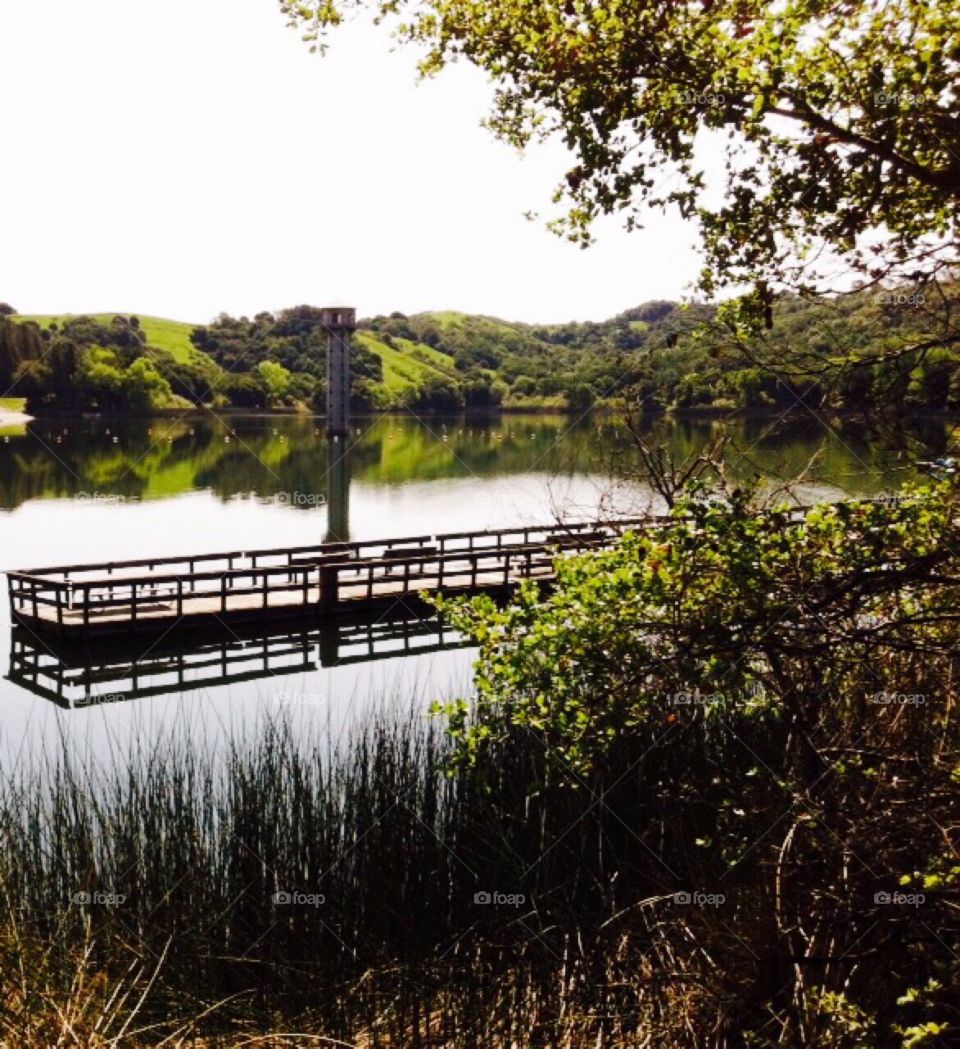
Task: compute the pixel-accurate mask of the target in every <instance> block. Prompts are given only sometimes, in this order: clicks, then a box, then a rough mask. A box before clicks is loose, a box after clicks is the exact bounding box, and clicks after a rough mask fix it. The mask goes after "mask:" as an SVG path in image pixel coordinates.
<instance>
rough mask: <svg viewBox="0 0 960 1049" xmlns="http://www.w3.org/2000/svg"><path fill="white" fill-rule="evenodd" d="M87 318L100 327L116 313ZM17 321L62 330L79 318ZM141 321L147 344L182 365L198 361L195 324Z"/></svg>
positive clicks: (157, 319) (66, 316)
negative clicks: (51, 326) (32, 322)
mask: <svg viewBox="0 0 960 1049" xmlns="http://www.w3.org/2000/svg"><path fill="white" fill-rule="evenodd" d="M84 316H86V317H90V318H91V319H92V320H95V321H96V322H97V323H98V324H105V325H106V324H109V323H110V322H111V321H112V320H113V318H114V317H115V316H118V314H115V313H88V314H84ZM119 316H132V315H131V314H120V315H119ZM13 319H14V320H17V321H34V322H35V323H36V324H39V325H40V327H41V328H49V327H50V325H51V324H56V325H57V326H58V327H60V328H63V327H64V326H65V325H69V323H70V322H71V321H72V320H75V319H76V315H74V314H59V315H55V314H51V315H45V316H39V315H38V316H16V317H14V318H13ZM138 319H139V321H140V330H141V331H142V332H143V334H144V335H145V336H146V338H147V344H148V345H150V346H155V347H156V348H157V349H158V350H166V351H167V353H169V354H170V355H171V357H173V358H174V359H175V360H177V361H179V362H180V363H181V364H186V363H187V362H189V361H191V360H194V359H196V356H197V354H198V353H199V352H200V351H199V350H197V349H196V348H195V347H194V345H193V343H191V342H190V333H191V332H192V331H193V330H194V328H196V327H197V325H196V324H188V323H186V322H184V321H171V320H165V319H164V318H162V317H141V316H139V315H138Z"/></svg>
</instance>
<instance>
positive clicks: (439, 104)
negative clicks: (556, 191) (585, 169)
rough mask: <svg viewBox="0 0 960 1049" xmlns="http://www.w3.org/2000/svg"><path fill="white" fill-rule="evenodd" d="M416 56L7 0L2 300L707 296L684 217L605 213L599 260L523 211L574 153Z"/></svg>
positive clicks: (524, 302)
mask: <svg viewBox="0 0 960 1049" xmlns="http://www.w3.org/2000/svg"><path fill="white" fill-rule="evenodd" d="M414 64H415V56H414V55H413V54H412V53H411V52H410V51H406V50H400V51H396V52H393V53H391V51H390V41H389V39H388V38H387V37H386V35H385V34H384V32H383V31H382V30H376V29H374V28H372V27H369V26H367V25H366V24H357V25H353V26H349V27H346V28H345V29H342V30H341V31H340V32H339V33H338V34H336V35H335V36H334V39H333V47H332V49H331V52H330V53H329V54H328V55H327V56H326V57H322V58H321V57H318V56H315V55H310V54H309V52H308V50H307V47H306V45H305V44H303V43H302V42H301V41H300V38H299V35H298V34H297V33H296V32H294V31H292V30H290V29H287V28H286V26H285V23H284V19H283V17H282V16H281V15H280V13H279V9H278V6H277V4H276V3H275V2H274V0H164V2H163V3H148V2H147V0H85V2H83V3H78V2H77V0H44V2H43V3H40V2H38V0H0V207H2V211H0V301H7V302H10V303H11V304H12V305H13V306H14V307H16V308H17V309H18V310H20V312H22V313H60V312H74V313H76V312H95V311H97V312H99V311H109V310H122V311H129V312H138V313H142V314H153V315H158V316H167V317H173V318H177V319H181V320H189V321H197V322H202V321H206V320H209V319H211V318H212V317H213V316H214V315H215V314H217V313H219V312H220V311H221V310H227V311H228V312H231V313H235V314H240V313H247V314H253V313H255V312H256V311H257V310H260V309H276V308H281V307H283V306H290V305H295V304H297V303H301V302H308V303H312V304H314V305H323V304H325V303H327V302H340V303H350V304H353V305H356V306H357V307H358V309H359V310H360V312H361V314H362V315H369V314H372V313H380V312H389V311H391V310H395V309H396V310H402V311H404V312H406V313H413V312H416V311H419V310H425V309H460V310H466V311H470V312H477V313H487V314H493V315H497V316H501V317H506V318H509V319H514V320H528V321H541V322H546V321H563V320H583V319H596V320H600V319H603V318H605V317H608V316H612V315H613V314H615V313H617V312H619V311H620V310H623V309H626V308H628V307H630V306H633V305H636V304H637V303H639V302H642V301H644V300H646V299H652V298H678V297H679V296H680V295H681V294H682V293H683V292H684V290H685V289H686V288H687V287H688V286H689V283H690V282H691V280H692V279H693V278H694V276H695V275H696V272H697V261H696V256H695V255H694V253H693V251H692V248H691V245H692V243H693V236H692V230H691V229H689V228H688V227H686V226H685V225H684V224H683V223H682V222H681V221H680V220H679V219H678V218H677V217H675V216H670V217H668V218H664V217H661V216H659V215H653V216H651V220H650V222H649V224H648V226H647V228H646V229H645V230H643V231H640V232H636V233H632V234H628V233H626V232H625V231H623V230H622V228H621V224H620V222H619V220H617V221H611V222H607V223H604V224H603V225H602V226H601V227H600V228H599V233H600V242H599V243H598V244H597V245H596V246H595V247H593V248H591V249H589V250H588V251H585V252H584V251H581V250H580V249H579V248H576V247H575V246H573V245H571V244H568V243H566V242H564V241H562V240H560V239H558V238H556V237H555V236H553V235H552V234H550V233H549V232H547V231H546V230H545V229H544V227H543V225H542V223H537V222H529V221H527V220H526V219H525V218H524V217H523V212H524V211H527V210H539V211H540V212H541V213H548V212H549V211H550V207H551V206H550V194H551V192H552V190H553V188H554V185H555V183H556V182H557V180H558V179H559V177H560V176H561V175H562V173H563V171H564V170H565V169H566V158H565V157H564V154H563V151H562V149H561V148H560V146H559V145H556V146H552V147H550V148H545V149H544V148H541V149H537V150H535V151H534V152H533V153H532V154H529V155H528V156H527V157H525V158H520V157H518V155H517V154H516V153H515V152H514V151H513V150H512V149H510V148H509V147H507V146H506V145H504V144H502V143H499V142H497V141H496V140H495V139H494V138H493V136H492V135H491V134H490V132H488V131H486V130H485V129H483V128H481V127H480V126H479V122H480V119H481V118H482V116H483V115H484V114H485V113H486V111H487V105H488V101H489V97H490V91H489V87H488V85H487V84H486V82H485V79H484V77H483V76H482V75H481V74H480V73H478V72H477V71H476V70H474V69H472V68H469V67H466V66H463V67H458V68H456V69H453V70H449V71H447V72H446V73H444V74H442V75H441V76H440V77H439V78H437V79H435V80H433V81H429V82H427V83H418V82H417V80H416V75H415V70H414Z"/></svg>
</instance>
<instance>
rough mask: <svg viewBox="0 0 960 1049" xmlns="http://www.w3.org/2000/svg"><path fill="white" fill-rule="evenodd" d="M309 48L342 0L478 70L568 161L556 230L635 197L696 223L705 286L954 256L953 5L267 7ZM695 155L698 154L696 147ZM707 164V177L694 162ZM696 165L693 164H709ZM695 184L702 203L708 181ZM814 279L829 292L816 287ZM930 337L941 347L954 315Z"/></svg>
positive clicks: (576, 235)
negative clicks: (840, 264)
mask: <svg viewBox="0 0 960 1049" xmlns="http://www.w3.org/2000/svg"><path fill="white" fill-rule="evenodd" d="M282 6H283V8H284V9H285V10H286V12H287V14H288V15H289V16H290V19H291V21H292V22H293V23H296V24H297V25H300V26H305V27H306V30H307V36H308V37H309V38H310V39H311V40H312V42H313V44H314V46H321V47H322V46H325V45H326V41H327V31H328V30H329V28H330V27H332V26H334V25H336V24H337V23H338V22H339V21H340V20H341V17H342V12H343V10H344V9H345V8H355V7H361V8H363V7H367V8H371V9H372V10H373V12H374V13H375V14H376V15H377V16H378V17H379V18H381V19H386V20H389V19H391V18H393V19H395V23H394V24H396V25H397V32H398V34H399V36H400V38H401V39H402V40H404V41H407V42H410V43H413V44H416V45H421V46H425V47H426V49H427V54H426V57H425V58H423V60H422V62H421V69H422V70H423V71H424V72H425V73H427V74H432V73H436V72H437V71H439V70H441V69H443V68H444V66H446V65H447V64H449V63H451V62H454V61H456V60H458V59H461V58H465V59H467V60H468V61H470V62H472V63H474V64H475V65H477V66H478V67H480V68H481V69H482V70H484V71H485V72H487V73H488V74H490V75H491V77H492V78H493V81H494V84H495V90H496V93H495V102H494V106H493V112H492V116H491V119H490V124H491V126H492V127H493V129H494V130H495V132H496V133H497V134H498V135H500V136H501V137H503V138H504V139H506V140H507V141H509V142H511V143H514V144H516V145H518V146H520V147H524V146H526V145H527V144H528V143H530V142H531V140H534V139H540V138H543V137H546V136H549V135H553V134H557V135H560V136H561V137H562V138H563V140H564V142H565V143H566V145H567V146H568V147H569V148H570V150H571V151H572V152H573V154H574V158H575V163H574V164H573V166H572V167H571V168H570V170H568V171H567V172H566V175H565V177H564V178H563V180H562V182H561V183H560V186H559V188H558V190H557V192H556V195H555V198H554V199H555V200H556V201H557V202H561V201H565V202H566V204H567V210H566V214H565V215H563V216H562V217H560V218H559V219H557V220H556V221H555V222H554V224H553V225H554V228H555V229H556V230H558V231H559V232H562V233H563V234H565V235H566V236H568V237H570V238H571V239H572V240H574V241H576V242H578V243H581V244H587V243H589V241H590V236H591V235H590V228H591V224H592V222H593V220H594V219H595V218H596V217H597V216H598V215H601V214H608V213H622V214H624V215H625V216H626V220H627V223H628V225H630V226H634V225H637V224H638V223H639V219H640V214H641V212H640V208H641V207H642V206H645V205H652V206H661V205H663V206H672V207H676V208H678V209H679V212H680V214H682V215H683V216H685V217H687V218H690V219H693V220H695V221H697V222H698V223H699V227H700V232H701V243H702V247H703V249H704V253H705V266H704V269H703V272H702V274H701V278H700V287H701V289H702V290H704V291H705V292H707V293H708V294H711V295H712V294H714V293H716V292H718V291H719V290H721V289H724V288H726V289H737V288H738V287H740V286H742V285H743V284H747V285H749V286H751V287H752V289H753V292H752V294H751V295H749V296H748V297H746V298H745V299H744V300H743V301H742V302H741V303H740V304H739V309H738V313H737V315H736V320H737V322H738V323H741V322H744V321H747V322H749V323H750V324H751V326H752V327H754V328H757V327H762V325H763V324H764V323H769V321H770V316H771V308H772V302H773V298H774V295H775V294H776V293H777V292H778V291H779V290H781V289H783V288H784V287H795V288H799V289H802V290H804V291H805V292H811V293H812V292H815V291H822V290H824V289H825V287H826V288H827V289H828V290H829V289H831V288H836V286H837V285H836V283H835V282H833V274H834V272H835V269H836V263H837V256H841V257H842V259H843V260H844V261H845V263H846V264H847V265H848V266H849V268H850V270H851V271H852V272H853V273H855V274H858V275H859V276H860V278H862V281H863V282H864V285H865V286H884V285H886V284H888V283H890V282H894V283H900V282H903V281H906V280H909V281H911V282H913V283H918V282H919V283H921V284H922V283H927V282H933V281H936V280H937V278H938V277H940V276H942V275H944V274H946V273H949V272H950V271H951V270H955V269H956V267H957V266H958V264H960V247H958V228H957V227H958V217H960V211H958V208H960V122H958V121H957V120H956V108H957V102H958V96H957V80H958V74H960V8H958V6H957V5H955V4H953V3H944V4H922V3H917V2H916V0H882V2H869V0H851V2H848V3H836V4H826V3H823V2H822V0H788V2H786V3H783V4H769V3H766V2H765V0H681V2H676V0H653V2H647V0H625V2H623V3H617V4H607V3H591V2H589V0H543V2H538V3H535V4H533V3H521V2H519V0H489V2H486V3H484V4H482V5H477V4H474V3H472V2H469V0H343V2H342V3H340V4H338V3H336V0H333V2H331V0H283V3H282ZM703 146H705V147H707V148H706V149H704V148H701V147H703ZM717 153H719V154H720V155H721V156H722V162H723V163H722V167H723V171H724V176H723V180H722V184H720V185H717V186H713V185H711V179H710V177H709V169H710V168H715V167H718V166H719V165H718V162H717V159H716V156H717ZM705 158H706V159H705ZM708 186H710V188H711V189H712V190H713V192H712V193H711V194H710V195H708V194H706V193H705V192H704V191H705V189H707V188H708ZM825 281H831V282H833V283H829V284H825ZM941 320H942V327H941V330H938V331H936V332H933V333H932V336H931V338H932V340H933V341H934V342H935V343H936V342H940V341H942V340H945V339H948V340H952V341H956V338H957V329H956V327H955V325H954V323H953V321H952V318H941Z"/></svg>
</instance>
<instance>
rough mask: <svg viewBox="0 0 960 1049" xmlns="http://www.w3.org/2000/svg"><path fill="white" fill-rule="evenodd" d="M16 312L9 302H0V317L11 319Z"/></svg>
mask: <svg viewBox="0 0 960 1049" xmlns="http://www.w3.org/2000/svg"><path fill="white" fill-rule="evenodd" d="M16 312H17V311H16V310H15V309H14V308H13V307H12V306H11V305H10V303H9V302H0V317H13V316H14V315H15V314H16Z"/></svg>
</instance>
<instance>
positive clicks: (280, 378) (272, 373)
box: [257, 361, 291, 404]
mask: <svg viewBox="0 0 960 1049" xmlns="http://www.w3.org/2000/svg"><path fill="white" fill-rule="evenodd" d="M257 374H258V376H259V377H260V381H261V382H262V383H263V387H264V389H265V390H266V391H267V400H268V401H269V403H270V404H282V403H283V400H284V398H285V397H286V396H287V391H288V390H289V389H290V378H291V376H290V372H288V371H287V369H286V368H284V367H283V365H281V364H277V363H276V362H275V361H261V362H260V363H259V364H258V365H257Z"/></svg>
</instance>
